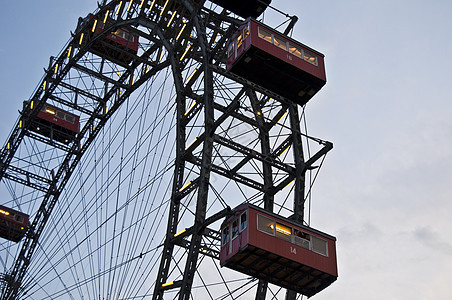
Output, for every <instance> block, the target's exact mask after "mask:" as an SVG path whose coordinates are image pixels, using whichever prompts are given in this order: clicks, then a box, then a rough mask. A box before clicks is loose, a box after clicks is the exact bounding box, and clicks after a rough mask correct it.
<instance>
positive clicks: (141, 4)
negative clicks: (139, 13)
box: [140, 0, 144, 9]
mask: <svg viewBox="0 0 452 300" xmlns="http://www.w3.org/2000/svg"><path fill="white" fill-rule="evenodd" d="M143 3H144V0H142V1H141V3H140V9H141V8H142V7H143Z"/></svg>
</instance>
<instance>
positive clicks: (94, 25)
mask: <svg viewBox="0 0 452 300" xmlns="http://www.w3.org/2000/svg"><path fill="white" fill-rule="evenodd" d="M96 26H97V19H94V24H93V28H91V32H94V31H96Z"/></svg>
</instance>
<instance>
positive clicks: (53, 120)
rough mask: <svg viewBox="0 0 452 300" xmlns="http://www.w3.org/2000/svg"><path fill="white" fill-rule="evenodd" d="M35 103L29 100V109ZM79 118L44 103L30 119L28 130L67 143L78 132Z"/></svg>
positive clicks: (26, 103)
mask: <svg viewBox="0 0 452 300" xmlns="http://www.w3.org/2000/svg"><path fill="white" fill-rule="evenodd" d="M25 105H28V102H25ZM36 105H37V103H36V102H35V101H33V100H32V101H30V109H31V110H30V111H32V110H33V109H34V107H36ZM79 119H80V118H79V117H78V116H76V115H74V114H71V113H69V112H67V111H64V110H62V109H60V108H57V107H55V106H52V105H50V104H47V103H45V104H44V105H43V106H42V108H41V110H40V111H39V112H38V114H37V116H36V118H35V119H34V120H32V123H31V126H30V130H31V131H34V132H36V133H39V134H41V135H43V136H46V137H49V138H50V139H52V140H55V141H58V142H60V143H63V144H69V143H70V142H71V141H73V140H74V139H75V137H76V135H77V133H78V132H79V126H80V121H79Z"/></svg>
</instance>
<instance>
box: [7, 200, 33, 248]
mask: <svg viewBox="0 0 452 300" xmlns="http://www.w3.org/2000/svg"><path fill="white" fill-rule="evenodd" d="M27 228H28V215H26V214H24V213H21V212H19V211H16V210H14V209H11V208H7V207H5V206H3V205H0V237H2V238H5V239H7V240H10V241H13V242H16V243H17V242H19V241H20V240H21V239H22V238H23V237H24V235H25V233H26V232H27Z"/></svg>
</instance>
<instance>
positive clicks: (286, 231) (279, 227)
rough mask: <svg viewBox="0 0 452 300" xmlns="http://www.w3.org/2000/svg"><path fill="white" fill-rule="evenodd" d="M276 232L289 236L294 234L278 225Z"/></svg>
mask: <svg viewBox="0 0 452 300" xmlns="http://www.w3.org/2000/svg"><path fill="white" fill-rule="evenodd" d="M276 231H278V232H281V233H284V234H287V235H291V234H292V232H290V231H288V230H287V229H286V228H282V227H281V226H278V224H276Z"/></svg>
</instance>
